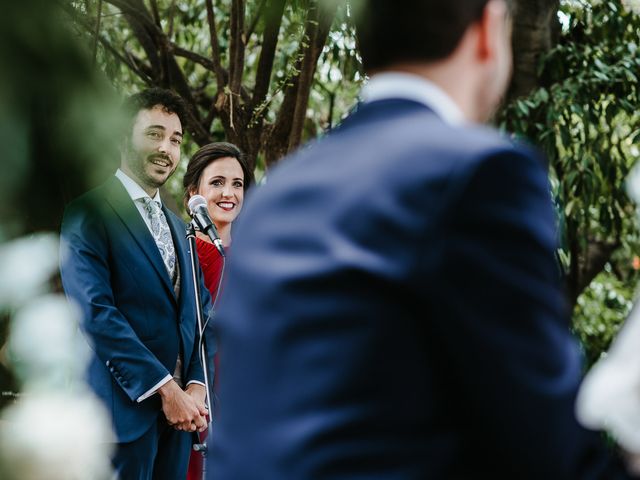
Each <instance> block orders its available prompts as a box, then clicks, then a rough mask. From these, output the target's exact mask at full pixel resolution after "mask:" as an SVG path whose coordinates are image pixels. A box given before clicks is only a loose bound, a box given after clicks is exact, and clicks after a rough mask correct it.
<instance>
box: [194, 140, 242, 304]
mask: <svg viewBox="0 0 640 480" xmlns="http://www.w3.org/2000/svg"><path fill="white" fill-rule="evenodd" d="M252 183H253V172H252V171H251V169H250V168H249V165H248V164H247V161H246V159H245V157H244V155H243V154H242V152H241V151H240V149H239V148H238V147H236V146H235V145H233V144H231V143H226V142H215V143H210V144H208V145H205V146H204V147H202V148H201V149H200V150H198V151H197V152H196V153H195V155H193V157H192V158H191V160H190V161H189V164H188V165H187V172H186V173H185V174H184V179H183V181H182V184H183V186H184V202H185V205H186V204H187V202H188V201H189V198H191V196H192V195H202V196H203V197H204V198H205V199H206V200H207V208H208V210H209V216H210V217H211V220H213V223H214V224H215V226H216V229H217V230H218V234H219V235H220V239H221V240H222V244H223V245H224V248H225V249H228V248H229V247H230V246H231V224H232V223H233V221H234V220H235V219H236V217H237V216H238V214H239V213H240V210H242V202H243V200H244V193H245V192H246V190H247V188H249V186H250V185H251V184H252ZM196 235H197V237H196V242H197V250H198V258H199V260H200V266H201V267H202V271H203V273H204V279H205V284H206V285H207V288H208V289H209V290H210V291H211V295H212V297H213V299H214V300H215V295H216V290H217V287H218V280H219V279H220V272H221V266H222V257H221V256H220V254H219V253H218V251H217V250H216V248H215V246H214V245H213V243H211V240H210V239H209V237H208V236H207V235H205V234H204V233H202V232H198V233H197V234H196Z"/></svg>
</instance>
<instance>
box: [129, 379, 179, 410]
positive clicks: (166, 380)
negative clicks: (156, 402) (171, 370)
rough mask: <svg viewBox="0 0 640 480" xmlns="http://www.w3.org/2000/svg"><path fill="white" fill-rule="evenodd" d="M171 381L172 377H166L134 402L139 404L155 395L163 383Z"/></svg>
mask: <svg viewBox="0 0 640 480" xmlns="http://www.w3.org/2000/svg"><path fill="white" fill-rule="evenodd" d="M171 379H173V377H172V376H171V375H167V376H166V377H164V378H163V379H162V380H160V381H159V382H158V383H156V384H155V385H154V386H153V387H151V388H150V389H149V390H147V391H146V393H143V394H142V395H140V396H139V397H138V399H137V400H136V402H138V403H140V402H142V401H143V400H146V399H147V398H149V397H150V396H151V395H153V394H154V393H156V392H157V391H158V389H159V388H160V387H161V386H163V385H164V384H165V383H167V382H168V381H169V380H171Z"/></svg>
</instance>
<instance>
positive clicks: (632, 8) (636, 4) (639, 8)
mask: <svg viewBox="0 0 640 480" xmlns="http://www.w3.org/2000/svg"><path fill="white" fill-rule="evenodd" d="M622 5H623V6H624V8H626V9H627V10H628V11H629V12H632V13H635V14H636V15H640V0H622Z"/></svg>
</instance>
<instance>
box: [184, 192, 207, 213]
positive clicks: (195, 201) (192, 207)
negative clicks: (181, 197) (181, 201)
mask: <svg viewBox="0 0 640 480" xmlns="http://www.w3.org/2000/svg"><path fill="white" fill-rule="evenodd" d="M187 206H188V207H189V211H191V213H195V212H196V210H197V209H198V208H199V207H205V208H206V207H207V201H206V200H205V198H204V197H203V196H202V195H192V196H191V198H190V199H189V201H188V202H187Z"/></svg>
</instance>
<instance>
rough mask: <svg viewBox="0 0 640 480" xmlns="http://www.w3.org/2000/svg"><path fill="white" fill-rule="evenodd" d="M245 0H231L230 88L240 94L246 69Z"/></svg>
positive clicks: (232, 92)
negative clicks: (244, 36)
mask: <svg viewBox="0 0 640 480" xmlns="http://www.w3.org/2000/svg"><path fill="white" fill-rule="evenodd" d="M244 7H245V5H244V0H231V39H230V42H229V89H230V90H231V94H232V95H233V94H238V95H239V94H240V85H242V73H243V70H244V41H243V34H244Z"/></svg>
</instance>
